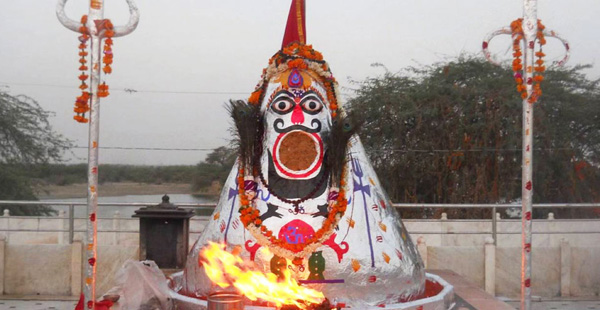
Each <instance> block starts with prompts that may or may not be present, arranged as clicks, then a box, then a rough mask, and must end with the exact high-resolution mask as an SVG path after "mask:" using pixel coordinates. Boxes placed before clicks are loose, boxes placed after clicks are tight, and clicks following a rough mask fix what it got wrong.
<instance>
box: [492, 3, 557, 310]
mask: <svg viewBox="0 0 600 310" xmlns="http://www.w3.org/2000/svg"><path fill="white" fill-rule="evenodd" d="M545 28H546V27H545V26H544V25H543V24H542V23H541V21H540V20H538V19H537V0H523V18H519V19H517V20H515V21H513V22H512V23H511V24H510V27H509V28H502V29H500V30H497V31H495V32H493V33H491V34H489V35H488V36H487V38H486V39H485V40H484V41H483V53H484V55H485V57H486V58H487V60H488V61H490V62H491V63H493V64H496V65H499V63H498V62H496V61H494V59H493V58H492V56H491V54H490V52H489V51H488V45H489V41H490V40H491V39H492V38H494V37H495V36H497V35H500V34H509V35H511V36H512V39H513V41H512V43H513V57H514V58H513V63H512V69H513V72H514V79H515V82H516V84H517V91H518V92H519V93H520V95H521V98H522V99H523V103H522V115H523V122H522V133H523V139H522V169H521V170H522V171H521V186H522V188H521V201H522V210H521V225H522V227H521V307H520V308H521V309H522V310H530V309H531V275H532V264H531V251H532V246H531V240H532V234H531V226H532V211H533V208H532V197H533V188H534V187H533V168H532V167H533V112H534V109H533V107H534V103H536V102H537V101H538V99H539V98H540V96H541V95H542V88H541V82H542V81H543V80H544V77H543V75H542V74H543V73H544V72H545V71H546V67H545V66H544V59H543V57H544V56H545V54H544V52H543V51H542V46H543V45H545V44H546V37H554V38H557V39H559V40H561V41H562V43H563V45H564V46H565V49H566V51H567V52H566V54H565V56H564V57H563V59H562V60H561V61H559V62H556V63H557V64H558V65H559V66H561V65H563V64H564V63H565V62H566V61H567V59H568V58H569V44H568V43H567V41H566V40H564V39H562V38H560V37H559V36H558V34H556V33H555V32H554V31H547V30H545ZM535 41H538V44H539V46H540V47H539V51H537V52H535V50H534V48H535ZM521 43H522V44H523V49H524V50H525V52H524V53H523V52H521ZM523 55H524V56H525V57H524V58H525V60H524V63H523V62H522V61H521V56H523ZM534 56H535V57H537V60H535V59H534ZM495 242H496V241H495V240H494V243H495Z"/></svg>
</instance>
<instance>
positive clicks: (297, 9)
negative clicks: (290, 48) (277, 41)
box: [281, 0, 306, 48]
mask: <svg viewBox="0 0 600 310" xmlns="http://www.w3.org/2000/svg"><path fill="white" fill-rule="evenodd" d="M304 13H305V5H304V0H292V5H291V6H290V14H289V15H288V20H287V25H286V26H285V33H284V34H283V42H282V43H281V48H284V47H285V46H287V45H288V44H290V43H292V42H294V41H298V42H300V43H302V44H306V18H305V16H304Z"/></svg>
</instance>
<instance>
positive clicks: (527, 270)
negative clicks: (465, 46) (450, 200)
mask: <svg viewBox="0 0 600 310" xmlns="http://www.w3.org/2000/svg"><path fill="white" fill-rule="evenodd" d="M537 30H538V22H537V0H524V2H523V45H524V49H523V60H524V64H523V76H524V78H523V80H524V81H527V82H526V83H525V85H526V87H527V98H525V99H523V151H522V152H523V155H522V157H523V159H522V169H521V170H522V176H521V187H522V188H521V190H522V192H521V193H522V194H521V199H522V212H521V225H522V227H521V308H520V309H521V310H530V309H531V223H532V221H531V218H532V207H531V203H532V197H533V169H532V166H533V103H529V101H528V98H529V97H531V94H532V92H533V83H530V82H529V81H532V80H533V64H534V56H535V52H534V47H535V40H536V34H537Z"/></svg>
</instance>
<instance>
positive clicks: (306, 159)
mask: <svg viewBox="0 0 600 310" xmlns="http://www.w3.org/2000/svg"><path fill="white" fill-rule="evenodd" d="M272 154H273V163H274V164H275V168H276V169H277V171H278V172H279V173H280V174H282V175H285V176H287V177H289V178H306V177H309V176H311V175H312V174H314V173H315V172H317V171H319V169H320V168H321V166H322V164H323V141H322V140H321V137H320V135H319V134H317V133H307V132H304V131H300V130H294V131H291V132H288V133H282V134H279V135H278V136H277V139H276V140H275V143H274V144H273V149H272Z"/></svg>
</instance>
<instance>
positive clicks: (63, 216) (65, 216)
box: [0, 200, 600, 244]
mask: <svg viewBox="0 0 600 310" xmlns="http://www.w3.org/2000/svg"><path fill="white" fill-rule="evenodd" d="M98 205H99V208H100V209H102V208H103V207H140V208H141V207H147V206H150V205H152V204H151V203H99V204H98ZM3 206H17V207H19V208H27V207H32V206H47V207H62V208H65V207H66V210H64V211H61V212H59V215H58V216H57V217H44V216H34V217H32V216H26V217H25V216H24V217H14V216H10V213H9V212H8V210H6V209H5V210H4V212H3V215H4V216H3V217H1V219H4V220H6V219H8V218H9V217H11V218H20V219H23V220H26V219H28V220H30V221H31V220H34V221H37V222H38V224H37V225H35V224H31V223H29V225H12V227H11V225H7V224H5V225H2V224H1V223H2V221H1V220H0V232H5V233H8V234H10V233H13V232H14V233H17V232H48V233H59V234H60V233H65V234H66V235H67V236H66V238H64V239H66V240H65V241H68V243H72V242H73V239H74V236H75V233H83V232H85V229H84V228H81V229H77V228H76V225H75V221H76V220H84V219H85V218H83V217H76V216H75V208H85V206H86V203H84V202H60V201H58V202H56V201H11V200H4V201H1V200H0V210H2V209H4V208H3ZM177 206H178V207H180V208H185V209H193V210H197V211H203V212H206V214H209V213H212V210H213V209H214V207H215V206H216V204H215V203H181V204H177ZM393 206H394V207H395V208H396V209H399V210H408V209H491V211H492V212H491V214H492V215H493V216H492V217H491V218H490V219H487V220H486V219H452V220H448V218H447V216H446V214H445V213H442V214H441V218H440V219H404V222H405V223H407V225H410V224H411V223H415V222H427V221H449V222H453V223H459V222H480V223H491V227H489V226H490V225H484V226H480V227H473V225H471V226H468V227H470V229H467V230H464V229H462V230H460V229H459V230H456V229H435V230H433V231H432V230H411V229H409V232H410V233H411V235H440V234H441V235H491V237H492V239H493V240H494V244H495V243H496V241H497V239H498V235H514V234H520V233H521V232H520V230H518V229H510V228H508V229H507V228H505V229H498V221H500V220H501V219H500V218H499V214H498V213H497V211H498V209H507V208H516V209H519V208H520V205H519V204H426V203H423V204H407V203H395V204H393ZM533 207H534V208H552V209H556V208H559V209H582V208H584V209H588V208H598V209H600V203H541V204H534V205H533ZM46 219H53V220H62V222H61V224H59V225H44V224H41V221H43V220H46ZM98 219H99V220H112V221H113V224H112V225H108V227H107V225H105V227H100V228H99V230H98V232H99V233H118V234H120V233H126V234H127V233H138V232H139V231H138V229H136V228H134V227H132V226H131V225H120V224H119V222H120V221H129V220H131V221H137V219H133V218H130V217H121V216H120V213H119V212H118V211H116V212H115V214H113V216H112V217H106V216H105V217H99V218H98ZM207 220H208V218H207V217H202V216H201V217H195V218H194V219H193V220H192V221H201V222H204V221H207ZM546 220H554V215H553V214H552V213H550V214H549V218H548V219H546ZM501 221H502V222H503V223H507V222H511V221H518V219H514V220H510V219H509V220H506V219H504V220H501ZM557 221H597V222H599V223H600V218H593V219H577V220H566V219H560V220H559V219H557ZM122 226H125V228H126V227H130V229H123V227H122ZM422 226H423V225H418V226H415V228H417V229H418V228H420V227H422ZM572 226H573V225H569V226H568V227H565V229H562V230H561V229H559V230H556V229H551V230H548V229H545V230H536V231H534V234H564V235H567V234H600V229H591V230H590V229H589V227H587V228H586V229H583V230H578V229H574V228H573V227H572ZM575 226H576V225H575ZM594 227H596V225H594ZM473 228H475V229H473ZM202 229H203V227H202V226H199V228H197V229H194V225H192V227H191V229H190V234H199V233H201V232H202ZM59 239H61V238H59ZM65 243H66V242H65Z"/></svg>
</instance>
